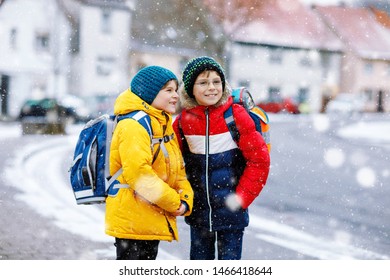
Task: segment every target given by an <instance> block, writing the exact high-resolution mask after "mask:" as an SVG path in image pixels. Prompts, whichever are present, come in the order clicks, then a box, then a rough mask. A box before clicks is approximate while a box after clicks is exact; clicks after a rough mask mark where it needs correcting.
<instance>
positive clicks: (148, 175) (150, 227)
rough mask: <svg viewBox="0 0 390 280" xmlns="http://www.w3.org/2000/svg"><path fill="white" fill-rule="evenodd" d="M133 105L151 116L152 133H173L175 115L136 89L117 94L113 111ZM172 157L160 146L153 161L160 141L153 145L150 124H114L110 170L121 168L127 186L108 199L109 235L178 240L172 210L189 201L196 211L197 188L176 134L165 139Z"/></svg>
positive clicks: (131, 108)
mask: <svg viewBox="0 0 390 280" xmlns="http://www.w3.org/2000/svg"><path fill="white" fill-rule="evenodd" d="M134 110H142V111H145V112H146V113H147V114H148V115H149V116H150V117H151V125H152V129H153V134H154V135H155V136H156V137H162V136H163V135H162V134H163V127H164V126H166V131H165V135H172V134H173V133H174V132H173V128H172V117H171V115H169V114H167V113H166V112H164V111H161V110H158V109H156V108H154V107H152V106H150V105H148V104H147V103H145V102H144V101H143V100H142V99H140V98H139V97H138V96H137V95H135V94H133V93H132V92H131V91H130V90H129V89H128V90H126V91H124V92H123V93H121V94H120V95H119V97H118V98H117V100H116V102H115V106H114V113H115V114H116V115H118V114H126V113H129V112H131V111H134ZM165 147H166V150H167V152H168V155H169V157H165V156H164V153H163V151H162V149H161V148H160V151H159V152H158V155H157V158H156V160H155V161H154V163H153V165H152V161H153V155H154V154H155V153H156V152H157V150H158V144H156V145H154V147H153V154H152V150H151V144H150V136H149V134H148V132H147V131H146V129H145V128H144V127H143V126H142V125H141V124H139V123H138V122H137V121H135V120H133V119H124V120H121V121H120V122H119V123H118V124H117V127H116V128H115V131H114V135H113V138H112V142H111V150H110V173H111V174H114V173H115V172H116V171H117V170H119V169H120V168H121V167H122V169H123V173H122V175H121V176H120V177H118V180H119V182H120V183H121V184H128V185H129V186H130V187H129V188H120V189H119V191H118V193H117V194H116V195H115V196H113V197H111V196H108V197H107V200H106V217H105V222H106V234H108V235H111V236H114V237H118V238H126V239H139V240H166V241H172V240H178V230H177V226H176V217H175V216H173V215H172V214H171V213H172V212H174V211H175V210H177V209H178V208H179V206H180V203H181V201H185V202H186V203H187V205H188V206H189V210H188V211H187V212H186V213H185V215H189V214H190V213H191V211H192V200H193V191H192V188H191V186H190V183H189V182H188V181H187V178H186V174H185V168H184V162H183V159H182V155H181V152H180V149H179V146H178V143H177V139H176V136H174V138H173V140H170V141H169V142H167V143H165Z"/></svg>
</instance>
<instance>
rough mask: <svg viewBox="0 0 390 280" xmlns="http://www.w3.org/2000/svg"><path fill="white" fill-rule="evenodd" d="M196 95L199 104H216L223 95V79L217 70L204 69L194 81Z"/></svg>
mask: <svg viewBox="0 0 390 280" xmlns="http://www.w3.org/2000/svg"><path fill="white" fill-rule="evenodd" d="M193 93H194V97H195V99H196V101H197V102H198V104H199V105H202V106H212V105H215V104H216V103H217V102H218V101H219V100H220V99H221V97H222V80H221V77H220V76H219V75H218V73H217V72H216V71H212V70H211V71H208V70H206V71H204V72H202V73H200V74H199V76H198V77H197V78H196V80H195V83H194V90H193Z"/></svg>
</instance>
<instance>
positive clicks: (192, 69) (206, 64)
mask: <svg viewBox="0 0 390 280" xmlns="http://www.w3.org/2000/svg"><path fill="white" fill-rule="evenodd" d="M205 70H214V71H216V72H217V73H218V74H219V76H220V77H221V80H222V90H225V74H224V71H223V69H222V66H221V65H220V64H219V63H218V62H216V61H215V60H214V59H213V58H211V57H207V56H201V57H197V58H194V59H192V60H190V61H189V62H188V63H187V65H186V67H185V68H184V71H183V83H184V89H185V91H186V92H187V94H188V96H189V97H191V98H194V94H193V88H194V83H195V81H196V78H197V77H198V76H199V74H200V73H202V72H203V71H205Z"/></svg>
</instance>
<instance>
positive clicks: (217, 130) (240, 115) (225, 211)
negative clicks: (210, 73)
mask: <svg viewBox="0 0 390 280" xmlns="http://www.w3.org/2000/svg"><path fill="white" fill-rule="evenodd" d="M232 103H233V100H232V98H231V97H230V95H227V94H224V96H223V97H222V101H220V102H219V103H217V105H215V106H210V107H204V106H194V103H193V102H192V101H191V100H189V102H188V103H185V102H184V103H183V104H184V109H183V111H182V112H181V114H180V115H179V116H178V117H177V118H176V120H175V122H174V124H173V127H174V130H175V133H176V135H177V136H178V137H177V138H178V141H179V144H180V147H181V149H182V153H183V156H184V161H185V164H186V167H185V168H186V172H187V178H188V180H189V181H190V183H191V186H192V188H193V190H194V206H193V211H192V214H191V215H190V216H188V217H186V218H185V219H186V222H187V223H188V224H190V225H191V226H194V227H203V228H204V227H206V228H209V229H210V230H214V231H218V230H224V229H241V228H244V227H246V226H248V223H249V217H248V210H247V208H248V206H249V205H250V204H251V203H252V202H253V200H254V199H255V198H256V197H257V196H258V195H259V194H260V192H261V190H262V189H263V187H264V185H265V184H266V181H267V178H268V173H269V167H270V156H269V152H268V148H267V145H266V143H265V142H264V140H263V138H262V136H261V135H260V133H259V132H257V131H256V128H255V124H254V122H253V120H252V119H251V117H250V116H249V115H248V113H247V112H246V111H245V109H244V108H243V107H242V106H240V105H238V104H232ZM186 105H187V106H186ZM230 106H233V107H232V108H233V116H234V119H235V122H236V125H237V129H238V131H239V134H240V138H239V142H238V143H236V142H235V141H234V140H233V138H232V136H231V134H230V132H229V129H228V127H227V125H226V122H225V119H224V112H225V111H226V110H227V109H228V108H229V107H230ZM232 194H235V195H237V196H238V197H239V200H240V202H241V203H240V204H241V207H239V208H238V209H232V207H229V203H228V197H229V196H230V195H232Z"/></svg>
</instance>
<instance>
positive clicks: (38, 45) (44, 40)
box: [35, 33, 49, 51]
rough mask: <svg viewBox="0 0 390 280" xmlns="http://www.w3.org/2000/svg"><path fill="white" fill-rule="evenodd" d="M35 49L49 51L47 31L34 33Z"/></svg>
mask: <svg viewBox="0 0 390 280" xmlns="http://www.w3.org/2000/svg"><path fill="white" fill-rule="evenodd" d="M35 49H36V50H37V51H49V34H48V33H37V34H36V35H35Z"/></svg>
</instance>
